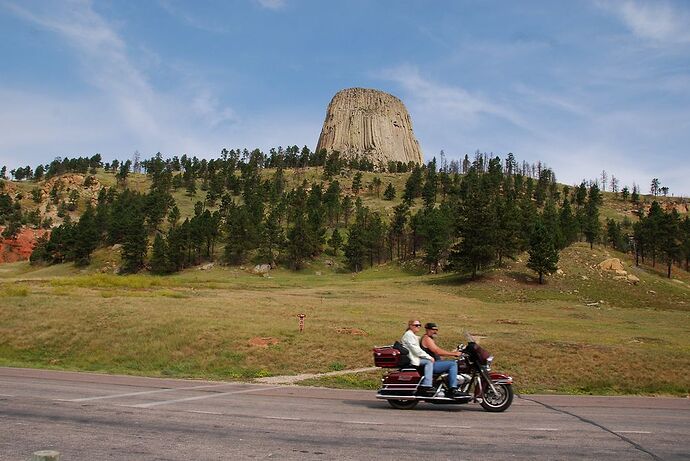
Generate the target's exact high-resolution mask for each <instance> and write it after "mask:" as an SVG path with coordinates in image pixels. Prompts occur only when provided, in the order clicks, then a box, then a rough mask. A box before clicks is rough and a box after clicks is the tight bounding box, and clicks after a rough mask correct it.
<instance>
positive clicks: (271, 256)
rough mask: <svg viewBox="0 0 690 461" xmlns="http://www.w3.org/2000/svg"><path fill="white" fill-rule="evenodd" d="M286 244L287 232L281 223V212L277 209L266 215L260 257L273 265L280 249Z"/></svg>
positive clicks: (260, 244) (262, 229)
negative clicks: (285, 232)
mask: <svg viewBox="0 0 690 461" xmlns="http://www.w3.org/2000/svg"><path fill="white" fill-rule="evenodd" d="M284 245H285V234H284V232H283V228H282V226H281V225H280V219H279V212H278V211H277V210H276V209H273V210H271V212H270V213H269V214H268V215H267V216H266V219H265V221H264V222H263V225H262V226H261V242H260V243H259V258H261V259H262V260H263V261H266V262H267V263H269V264H271V265H275V262H276V258H277V255H278V252H279V251H280V249H281V248H282V247H283V246H284Z"/></svg>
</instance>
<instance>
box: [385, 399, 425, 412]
mask: <svg viewBox="0 0 690 461" xmlns="http://www.w3.org/2000/svg"><path fill="white" fill-rule="evenodd" d="M418 403H419V402H418V401H417V400H395V399H390V400H388V404H389V405H390V406H392V407H393V408H395V409H397V410H412V409H413V408H414V407H416V406H417V404H418Z"/></svg>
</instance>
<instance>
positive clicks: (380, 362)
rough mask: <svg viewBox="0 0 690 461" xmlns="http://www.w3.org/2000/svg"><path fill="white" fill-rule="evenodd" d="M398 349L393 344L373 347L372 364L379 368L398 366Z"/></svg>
mask: <svg viewBox="0 0 690 461" xmlns="http://www.w3.org/2000/svg"><path fill="white" fill-rule="evenodd" d="M401 358H402V357H401V354H400V351H399V350H397V349H395V348H394V347H393V346H382V347H375V348H374V365H376V366H377V367H381V368H398V367H399V366H400V364H401Z"/></svg>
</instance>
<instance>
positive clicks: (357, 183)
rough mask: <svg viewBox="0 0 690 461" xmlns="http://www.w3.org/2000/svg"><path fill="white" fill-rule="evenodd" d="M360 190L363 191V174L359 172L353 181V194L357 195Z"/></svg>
mask: <svg viewBox="0 0 690 461" xmlns="http://www.w3.org/2000/svg"><path fill="white" fill-rule="evenodd" d="M360 190H362V173H361V172H359V171H358V172H357V173H355V177H354V178H353V179H352V193H353V194H355V195H357V194H359V191H360Z"/></svg>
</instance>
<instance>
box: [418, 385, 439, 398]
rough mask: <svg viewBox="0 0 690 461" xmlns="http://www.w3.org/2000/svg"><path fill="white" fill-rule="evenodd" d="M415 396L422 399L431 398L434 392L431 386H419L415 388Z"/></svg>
mask: <svg viewBox="0 0 690 461" xmlns="http://www.w3.org/2000/svg"><path fill="white" fill-rule="evenodd" d="M417 394H418V395H421V396H422V397H433V396H434V394H436V392H435V390H434V388H433V387H431V386H419V387H418V388H417Z"/></svg>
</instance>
